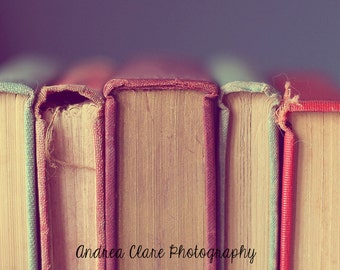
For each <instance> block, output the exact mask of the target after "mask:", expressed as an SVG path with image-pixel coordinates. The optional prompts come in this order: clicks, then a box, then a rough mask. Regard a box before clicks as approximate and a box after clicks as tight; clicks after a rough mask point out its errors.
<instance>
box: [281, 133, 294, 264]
mask: <svg viewBox="0 0 340 270" xmlns="http://www.w3.org/2000/svg"><path fill="white" fill-rule="evenodd" d="M294 142H295V138H294V134H293V132H292V131H291V130H290V129H287V130H286V132H285V136H284V152H283V169H282V197H281V232H280V269H281V270H289V269H290V258H291V247H292V244H291V237H292V218H293V205H292V202H293V170H294Z"/></svg>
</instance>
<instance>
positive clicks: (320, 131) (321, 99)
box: [274, 73, 340, 270]
mask: <svg viewBox="0 0 340 270" xmlns="http://www.w3.org/2000/svg"><path fill="white" fill-rule="evenodd" d="M274 84H275V86H276V87H277V88H278V89H280V90H281V91H285V92H284V93H285V94H284V99H283V101H282V103H281V105H280V108H279V110H278V112H277V122H278V124H279V125H280V127H281V128H282V130H283V131H284V133H285V134H284V156H283V170H282V203H281V209H282V215H281V236H280V238H281V239H280V269H282V270H286V269H295V270H296V269H338V268H339V267H340V260H339V256H338V254H339V252H340V233H339V232H340V225H339V220H340V216H339V213H340V211H339V210H340V209H339V205H340V201H339V196H338V194H339V192H340V185H339V174H340V171H339V170H340V163H339V158H338V154H339V152H340V141H339V138H340V91H339V89H338V88H337V87H336V86H335V84H334V83H332V82H331V80H329V78H327V77H325V76H324V75H321V74H320V73H292V74H288V75H287V74H286V75H285V76H279V77H276V78H275V80H274Z"/></svg>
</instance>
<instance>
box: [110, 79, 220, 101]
mask: <svg viewBox="0 0 340 270" xmlns="http://www.w3.org/2000/svg"><path fill="white" fill-rule="evenodd" d="M124 90H132V91H133V90H134V91H153V90H193V91H199V92H203V93H206V94H207V95H209V96H211V97H217V96H218V93H219V88H218V86H217V85H216V84H215V83H213V82H211V81H205V80H189V79H112V80H110V81H108V82H107V83H106V85H105V87H104V96H105V97H108V96H110V95H113V94H114V92H116V91H124Z"/></svg>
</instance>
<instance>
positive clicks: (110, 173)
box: [105, 96, 118, 270]
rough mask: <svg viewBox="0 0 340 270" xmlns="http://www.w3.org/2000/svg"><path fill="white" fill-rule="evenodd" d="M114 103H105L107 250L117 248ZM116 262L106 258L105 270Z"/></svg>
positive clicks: (111, 98)
mask: <svg viewBox="0 0 340 270" xmlns="http://www.w3.org/2000/svg"><path fill="white" fill-rule="evenodd" d="M116 114H117V108H116V103H115V101H114V99H113V97H112V96H108V97H107V99H106V102H105V116H106V117H105V150H106V152H105V164H106V165H105V166H106V169H105V179H106V181H105V219H106V223H105V224H106V226H105V231H106V247H107V248H108V249H116V248H118V246H117V245H118V242H117V239H118V221H117V219H116V217H117V216H118V208H117V203H118V194H117V193H116V190H117V188H116V187H117V180H116V178H117V176H116V167H117V160H116V152H115V149H116V143H117V142H116V138H117V134H116ZM117 264H118V261H117V260H116V259H115V258H108V259H107V261H106V269H107V270H115V269H117Z"/></svg>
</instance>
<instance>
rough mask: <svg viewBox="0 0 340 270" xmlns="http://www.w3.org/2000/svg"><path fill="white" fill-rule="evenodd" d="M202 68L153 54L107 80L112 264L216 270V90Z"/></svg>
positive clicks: (108, 212)
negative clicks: (151, 56)
mask: <svg viewBox="0 0 340 270" xmlns="http://www.w3.org/2000/svg"><path fill="white" fill-rule="evenodd" d="M202 74H204V73H203V72H201V71H198V69H197V68H196V67H194V66H191V65H189V66H188V65H187V64H186V63H184V61H174V60H173V59H172V60H170V61H169V59H165V60H164V59H161V60H159V58H157V59H153V58H148V59H147V60H138V61H137V60H136V61H134V62H132V63H130V64H128V65H127V66H125V67H124V68H122V70H121V71H120V72H118V74H117V75H116V76H115V79H112V80H110V81H109V82H108V83H107V84H106V86H105V90H104V95H105V97H106V103H105V140H106V143H105V147H106V171H105V172H106V179H107V181H106V218H107V222H106V226H107V227H106V230H107V233H110V235H107V241H106V247H107V248H109V249H113V250H114V251H115V252H114V255H113V256H112V258H110V259H108V260H107V266H108V269H216V257H214V256H215V255H214V254H215V253H214V252H215V249H216V163H215V150H216V148H215V147H216V145H215V137H216V126H215V123H216V117H215V116H216V115H215V108H216V103H215V102H216V98H217V94H218V88H217V86H216V85H215V84H213V83H212V82H210V81H209V80H207V79H206V78H207V77H206V76H205V75H203V76H202ZM209 250H210V251H209Z"/></svg>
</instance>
